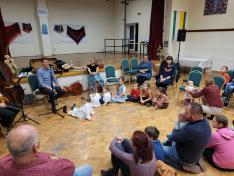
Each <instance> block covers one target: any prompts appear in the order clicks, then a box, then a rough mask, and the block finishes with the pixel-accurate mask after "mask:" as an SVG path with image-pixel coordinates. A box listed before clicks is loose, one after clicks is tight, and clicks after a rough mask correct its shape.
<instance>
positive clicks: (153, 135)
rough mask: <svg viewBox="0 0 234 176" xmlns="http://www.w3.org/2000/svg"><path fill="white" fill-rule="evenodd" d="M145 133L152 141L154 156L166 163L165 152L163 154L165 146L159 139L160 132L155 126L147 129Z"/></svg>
mask: <svg viewBox="0 0 234 176" xmlns="http://www.w3.org/2000/svg"><path fill="white" fill-rule="evenodd" d="M144 131H145V133H146V134H147V136H148V137H149V138H150V139H151V140H152V144H153V148H154V154H155V157H156V159H157V160H161V161H164V152H163V146H162V144H161V142H160V140H159V139H158V137H159V134H160V132H159V130H158V129H157V128H156V127H154V126H148V127H146V128H145V130H144Z"/></svg>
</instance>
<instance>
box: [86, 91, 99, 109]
mask: <svg viewBox="0 0 234 176" xmlns="http://www.w3.org/2000/svg"><path fill="white" fill-rule="evenodd" d="M89 96H90V98H91V104H92V107H94V108H95V107H99V106H101V104H100V102H99V100H100V98H101V95H100V94H99V93H98V92H97V89H95V90H94V93H91V94H90V95H89Z"/></svg>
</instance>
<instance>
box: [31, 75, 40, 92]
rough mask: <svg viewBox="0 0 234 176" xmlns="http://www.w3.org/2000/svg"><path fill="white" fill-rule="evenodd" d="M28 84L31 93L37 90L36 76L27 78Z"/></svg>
mask: <svg viewBox="0 0 234 176" xmlns="http://www.w3.org/2000/svg"><path fill="white" fill-rule="evenodd" d="M28 84H29V86H30V88H31V90H32V92H34V91H35V90H37V89H39V81H38V78H37V75H36V74H33V75H29V76H28Z"/></svg>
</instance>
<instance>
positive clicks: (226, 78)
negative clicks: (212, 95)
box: [220, 66, 230, 88]
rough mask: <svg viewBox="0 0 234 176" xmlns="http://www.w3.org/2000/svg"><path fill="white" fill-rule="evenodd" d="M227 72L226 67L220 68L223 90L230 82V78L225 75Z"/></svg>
mask: <svg viewBox="0 0 234 176" xmlns="http://www.w3.org/2000/svg"><path fill="white" fill-rule="evenodd" d="M227 71H228V67H227V66H222V68H221V72H220V75H221V76H222V77H223V78H224V86H223V88H225V87H226V84H227V83H229V81H230V76H229V74H228V73H227Z"/></svg>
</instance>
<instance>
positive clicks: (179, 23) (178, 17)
mask: <svg viewBox="0 0 234 176" xmlns="http://www.w3.org/2000/svg"><path fill="white" fill-rule="evenodd" d="M186 15H187V12H185V11H183V12H182V11H174V12H173V29H172V30H173V31H172V41H173V40H174V39H175V38H176V37H177V32H178V30H179V29H185V25H186Z"/></svg>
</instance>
